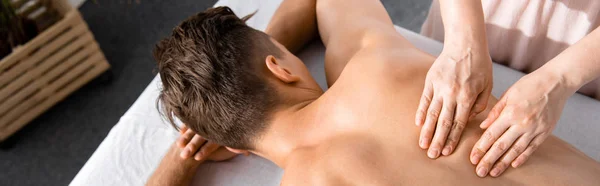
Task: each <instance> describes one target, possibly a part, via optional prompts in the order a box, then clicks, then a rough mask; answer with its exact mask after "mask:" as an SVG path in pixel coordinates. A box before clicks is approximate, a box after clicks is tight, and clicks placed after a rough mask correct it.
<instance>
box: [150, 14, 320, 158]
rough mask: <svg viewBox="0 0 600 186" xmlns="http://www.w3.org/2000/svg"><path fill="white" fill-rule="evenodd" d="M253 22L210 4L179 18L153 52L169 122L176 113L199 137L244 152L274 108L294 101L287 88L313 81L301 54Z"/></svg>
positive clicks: (162, 101)
mask: <svg viewBox="0 0 600 186" xmlns="http://www.w3.org/2000/svg"><path fill="white" fill-rule="evenodd" d="M247 19H249V16H246V17H244V18H241V19H240V18H238V17H237V16H236V15H235V14H234V13H233V12H232V11H231V9H229V8H227V7H217V8H212V9H208V10H206V11H204V12H202V13H199V14H196V15H194V16H192V17H190V18H188V19H187V20H185V21H183V22H182V23H180V24H179V25H178V26H177V27H175V28H174V29H173V32H172V35H171V36H170V37H167V38H165V39H163V40H162V41H160V43H159V44H157V46H156V48H155V50H154V57H155V58H156V60H157V62H158V71H159V73H160V76H161V79H162V83H163V90H162V91H161V94H160V96H159V100H158V101H159V102H160V103H161V105H162V109H163V113H165V114H166V116H167V117H168V118H169V120H170V122H171V123H173V115H174V116H176V117H178V118H179V119H180V120H181V121H182V122H184V123H185V124H186V125H187V126H188V127H189V128H190V129H192V130H193V131H195V132H197V133H198V134H199V135H201V136H203V137H205V138H207V139H209V140H212V141H214V142H216V143H219V144H221V145H225V146H228V147H232V148H237V149H253V148H254V142H255V141H256V140H257V138H259V137H260V135H261V134H262V133H263V132H264V131H265V129H266V128H267V127H268V123H269V119H270V116H271V114H272V113H273V111H275V110H276V109H278V108H279V107H282V106H283V105H285V104H286V102H287V101H288V100H287V98H286V97H282V96H281V94H280V93H279V92H281V90H282V89H283V88H285V87H286V86H291V87H293V86H295V84H297V83H298V82H300V80H302V79H307V78H308V79H311V80H312V78H311V77H310V74H309V73H308V71H307V70H306V67H305V66H304V65H303V64H302V62H301V61H300V60H299V59H298V58H297V57H296V56H294V55H292V54H291V53H289V52H288V51H287V50H286V49H285V47H282V46H281V45H279V44H278V43H277V42H276V41H274V40H272V39H271V38H270V37H269V36H268V35H266V34H265V33H263V32H261V31H258V30H255V29H253V28H251V27H249V26H247V25H246V24H245V21H246V20H247ZM307 75H308V77H306V76H307ZM309 81H310V80H309ZM313 81H314V80H313ZM314 84H315V85H316V83H314Z"/></svg>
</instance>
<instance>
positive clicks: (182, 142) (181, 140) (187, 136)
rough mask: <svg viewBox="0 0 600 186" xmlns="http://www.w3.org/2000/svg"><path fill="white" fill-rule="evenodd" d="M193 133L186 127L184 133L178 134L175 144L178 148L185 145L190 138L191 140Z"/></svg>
mask: <svg viewBox="0 0 600 186" xmlns="http://www.w3.org/2000/svg"><path fill="white" fill-rule="evenodd" d="M194 135H196V133H195V132H194V131H192V130H189V129H186V131H185V133H183V134H181V135H180V136H179V139H178V140H177V145H178V146H179V147H180V148H183V147H185V146H186V145H187V144H188V143H189V142H190V140H192V138H193V137H194Z"/></svg>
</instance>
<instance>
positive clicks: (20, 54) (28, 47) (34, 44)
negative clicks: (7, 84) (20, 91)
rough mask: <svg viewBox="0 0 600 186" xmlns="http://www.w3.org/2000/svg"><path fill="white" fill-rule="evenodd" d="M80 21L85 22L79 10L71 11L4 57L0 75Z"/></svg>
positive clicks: (0, 62)
mask: <svg viewBox="0 0 600 186" xmlns="http://www.w3.org/2000/svg"><path fill="white" fill-rule="evenodd" d="M79 23H85V22H84V21H83V19H82V18H81V15H80V14H79V12H78V11H70V12H69V13H67V14H66V15H65V17H64V18H63V19H62V20H61V21H59V22H57V23H55V24H54V25H53V26H52V27H50V28H48V29H47V30H45V31H44V32H42V33H41V34H40V35H38V36H36V37H35V38H34V39H33V40H31V41H29V42H27V43H26V44H25V45H23V46H21V47H18V48H16V49H15V50H14V51H13V52H12V53H11V54H10V55H8V56H6V57H4V58H3V59H2V61H0V75H1V74H2V72H3V71H4V70H5V69H6V68H7V67H10V66H11V65H13V64H15V63H16V62H18V61H20V60H22V59H24V58H27V56H28V55H29V54H30V53H31V52H33V51H34V50H36V49H37V48H39V47H40V46H41V45H44V44H45V43H47V42H48V41H50V40H51V39H53V38H55V37H56V35H58V34H60V33H61V32H62V31H64V30H65V29H66V28H68V27H70V26H72V25H77V24H79Z"/></svg>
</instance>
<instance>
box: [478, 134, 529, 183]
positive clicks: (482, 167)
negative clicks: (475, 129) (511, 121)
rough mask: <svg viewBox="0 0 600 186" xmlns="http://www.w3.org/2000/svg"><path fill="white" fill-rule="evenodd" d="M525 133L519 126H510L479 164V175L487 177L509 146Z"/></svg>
mask: <svg viewBox="0 0 600 186" xmlns="http://www.w3.org/2000/svg"><path fill="white" fill-rule="evenodd" d="M522 134H523V133H522V132H521V131H519V129H518V127H511V128H509V129H508V130H507V131H506V132H504V134H502V136H501V137H500V138H499V139H498V140H497V141H496V142H495V143H494V145H493V146H492V148H490V149H489V151H488V152H487V153H485V156H483V158H482V159H481V161H480V162H479V164H477V169H476V171H477V176H479V177H485V176H487V174H488V173H489V171H490V170H491V169H492V166H493V165H494V164H495V163H496V161H497V160H498V159H499V158H500V156H502V155H503V154H504V152H506V150H508V148H509V147H510V146H511V145H512V144H513V143H514V142H515V141H516V140H517V138H518V137H519V136H521V135H522Z"/></svg>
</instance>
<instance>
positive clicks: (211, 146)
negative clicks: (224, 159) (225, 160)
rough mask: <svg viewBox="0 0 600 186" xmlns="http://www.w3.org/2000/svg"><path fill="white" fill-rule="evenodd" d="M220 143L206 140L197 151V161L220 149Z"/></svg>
mask: <svg viewBox="0 0 600 186" xmlns="http://www.w3.org/2000/svg"><path fill="white" fill-rule="evenodd" d="M219 147H220V146H219V145H217V144H216V143H213V142H210V141H209V142H206V144H204V145H203V146H202V148H200V150H199V151H198V152H197V153H196V155H195V156H194V159H195V160H197V161H200V160H203V159H206V158H207V157H208V156H209V155H210V154H211V153H213V152H215V151H216V150H217V149H219Z"/></svg>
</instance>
